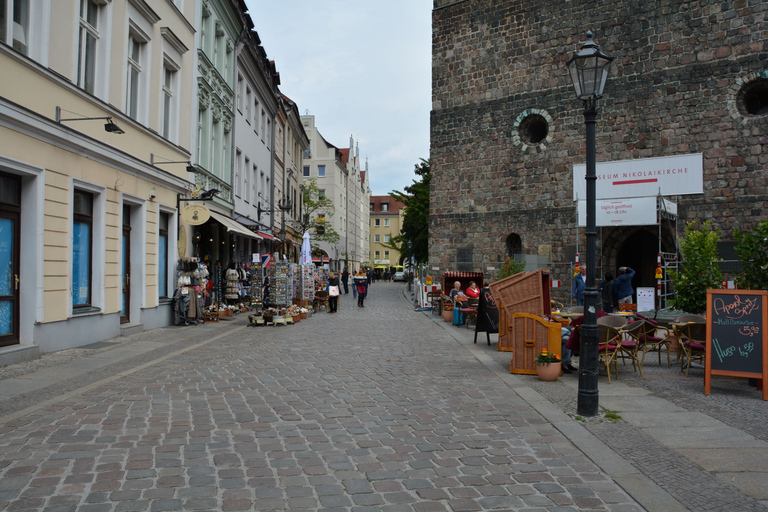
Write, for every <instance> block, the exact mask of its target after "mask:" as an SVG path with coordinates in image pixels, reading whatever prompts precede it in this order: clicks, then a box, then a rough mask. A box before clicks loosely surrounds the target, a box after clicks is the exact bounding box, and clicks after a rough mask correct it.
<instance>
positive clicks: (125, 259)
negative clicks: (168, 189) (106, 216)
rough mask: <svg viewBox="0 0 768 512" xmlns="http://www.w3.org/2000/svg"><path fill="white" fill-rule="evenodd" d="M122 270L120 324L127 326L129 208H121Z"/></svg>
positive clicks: (129, 272) (129, 317)
mask: <svg viewBox="0 0 768 512" xmlns="http://www.w3.org/2000/svg"><path fill="white" fill-rule="evenodd" d="M122 251H123V258H122V260H123V268H122V269H121V272H120V274H121V276H122V279H121V283H122V289H123V290H122V292H123V293H122V295H123V297H122V298H123V309H122V310H120V323H121V324H127V323H128V322H129V321H130V319H131V207H130V206H123V241H122Z"/></svg>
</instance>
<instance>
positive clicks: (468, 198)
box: [429, 0, 768, 268]
mask: <svg viewBox="0 0 768 512" xmlns="http://www.w3.org/2000/svg"><path fill="white" fill-rule="evenodd" d="M588 29H590V30H592V31H593V32H594V34H595V41H596V42H597V44H598V45H599V46H600V47H601V49H602V50H603V51H605V52H606V53H608V54H609V55H612V56H614V57H615V60H614V62H613V67H612V69H611V75H610V78H609V81H608V85H607V87H606V92H605V96H604V98H602V99H601V100H600V101H599V102H598V119H597V161H598V162H601V161H611V160H626V159H636V158H646V157H660V156H672V155H678V154H686V153H702V154H703V160H704V194H702V195H689V196H679V197H676V198H675V197H673V198H671V199H673V200H676V201H677V202H678V203H679V218H680V231H682V228H683V227H684V225H685V222H688V221H690V220H693V219H701V220H708V219H711V220H712V221H713V223H714V224H715V225H716V226H718V227H719V228H720V229H721V234H722V239H724V240H727V239H732V232H733V229H734V228H740V229H750V228H752V227H754V226H755V225H756V223H757V222H759V221H761V220H765V219H766V218H767V217H768V172H767V171H766V163H768V113H759V114H756V113H749V112H748V109H752V110H755V109H757V110H756V111H759V109H760V108H762V109H763V111H765V110H766V109H765V107H766V106H768V100H766V99H765V98H766V96H768V4H767V3H766V2H762V1H751V2H747V1H738V2H714V1H705V0H700V1H690V2H679V1H676V0H675V1H668V0H660V1H656V2H647V1H643V0H629V1H615V0H614V1H608V0H596V1H586V0H573V1H563V0H559V1H555V0H540V1H517V0H514V1H499V0H495V1H494V0H465V1H459V2H456V0H435V1H434V12H433V50H432V51H433V61H432V68H433V71H432V72H433V82H432V101H433V110H432V113H431V151H430V160H431V172H432V180H431V187H432V188H431V207H430V210H431V211H430V226H429V228H430V263H432V264H437V265H441V264H442V266H443V267H444V268H450V264H449V262H451V261H455V259H456V253H457V248H460V247H467V246H471V247H472V248H473V257H474V260H475V261H477V262H480V261H496V260H497V258H498V257H499V255H502V256H506V255H507V250H506V246H505V240H506V238H507V236H508V235H509V234H511V233H517V234H519V235H520V237H521V239H522V243H523V252H524V253H527V254H536V253H537V251H538V250H539V247H540V246H547V247H550V246H551V258H552V261H553V262H560V263H563V262H565V261H567V259H568V258H570V257H571V254H569V249H568V248H569V247H571V248H572V247H573V246H574V245H575V244H576V236H577V227H576V224H577V213H576V204H575V203H574V202H573V178H572V169H573V165H574V164H581V163H584V161H585V130H584V120H583V116H582V104H581V102H580V101H579V100H577V99H576V98H575V95H574V92H573V87H572V85H571V81H570V78H569V76H568V72H567V69H566V64H565V63H566V60H567V59H568V58H569V57H570V56H571V54H572V53H573V52H574V51H577V50H578V49H579V48H580V47H581V45H582V44H583V42H584V40H585V37H584V34H585V32H586V30H588ZM745 98H746V100H745ZM755 102H756V103H755ZM755 104H757V107H755ZM612 229H620V228H612ZM649 229H656V228H655V227H654V228H649ZM581 236H582V243H583V230H582V232H581ZM612 237H613V238H614V239H620V238H621V237H616V236H615V234H614V235H612ZM667 238H669V237H667ZM570 252H573V251H572V249H571V251H570ZM613 252H614V253H615V252H616V249H615V248H614V249H613ZM653 264H654V265H655V261H654V262H653Z"/></svg>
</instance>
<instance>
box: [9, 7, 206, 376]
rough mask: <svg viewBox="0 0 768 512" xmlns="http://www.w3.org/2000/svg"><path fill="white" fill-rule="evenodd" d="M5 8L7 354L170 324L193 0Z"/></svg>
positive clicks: (186, 150) (186, 145) (15, 356)
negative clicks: (185, 0) (186, 0)
mask: <svg viewBox="0 0 768 512" xmlns="http://www.w3.org/2000/svg"><path fill="white" fill-rule="evenodd" d="M0 9H5V12H3V13H0V14H1V16H0V19H2V22H3V26H2V27H0V69H2V70H3V71H2V75H3V80H2V81H1V82H0V265H2V268H3V271H2V272H0V363H2V362H13V361H15V360H22V359H25V358H28V357H34V356H35V355H36V354H37V353H38V352H48V351H53V350H59V349H64V348H70V347H75V346H80V345H86V344H88V343H92V342H95V341H99V340H104V339H109V338H112V337H114V336H117V335H120V334H121V333H129V332H132V331H136V330H141V329H145V328H146V329H148V328H154V327H158V326H163V325H168V324H170V323H171V319H172V315H171V300H170V297H171V296H172V294H173V290H174V275H173V274H174V269H175V262H176V254H177V253H179V251H178V247H177V242H176V233H177V226H178V220H177V197H178V196H177V195H178V194H182V195H184V194H185V192H186V190H187V188H188V186H189V182H188V174H187V170H186V162H187V161H189V160H190V158H191V151H190V148H191V147H192V142H193V134H192V132H191V127H192V126H193V122H192V119H191V117H192V116H191V114H192V108H191V107H190V105H192V104H193V103H194V101H193V86H194V83H195V82H194V68H195V61H194V51H192V49H193V47H194V35H195V31H194V28H193V25H194V15H195V2H179V1H168V2H146V1H145V0H130V1H129V0H112V1H96V0H55V1H45V0H43V1H39V2H32V1H28V0H6V1H5V2H0ZM174 162H178V163H174ZM153 164H154V165H153ZM182 244H183V245H182ZM179 245H182V247H181V249H182V250H181V251H180V252H181V253H183V252H185V251H186V246H188V245H189V242H188V241H184V242H181V244H179ZM3 355H6V356H8V357H7V358H6V359H5V360H3V358H2V356H3Z"/></svg>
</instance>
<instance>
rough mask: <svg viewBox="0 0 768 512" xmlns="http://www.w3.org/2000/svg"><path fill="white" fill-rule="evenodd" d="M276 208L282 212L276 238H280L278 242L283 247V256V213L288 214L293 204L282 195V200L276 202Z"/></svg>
mask: <svg viewBox="0 0 768 512" xmlns="http://www.w3.org/2000/svg"><path fill="white" fill-rule="evenodd" d="M277 207H278V208H280V211H281V212H282V221H281V223H280V233H279V234H278V238H280V242H281V243H282V245H283V249H282V251H283V255H285V235H286V233H285V212H288V211H290V210H291V208H293V203H292V202H291V199H290V198H289V197H285V195H283V198H282V199H281V200H279V201H278V202H277Z"/></svg>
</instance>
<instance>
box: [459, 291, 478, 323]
mask: <svg viewBox="0 0 768 512" xmlns="http://www.w3.org/2000/svg"><path fill="white" fill-rule="evenodd" d="M479 305H480V299H473V298H470V299H469V300H468V301H467V307H466V308H461V309H460V310H459V311H461V314H463V315H466V320H465V323H466V324H467V329H469V323H470V322H474V323H475V324H477V307H478V306H479Z"/></svg>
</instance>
